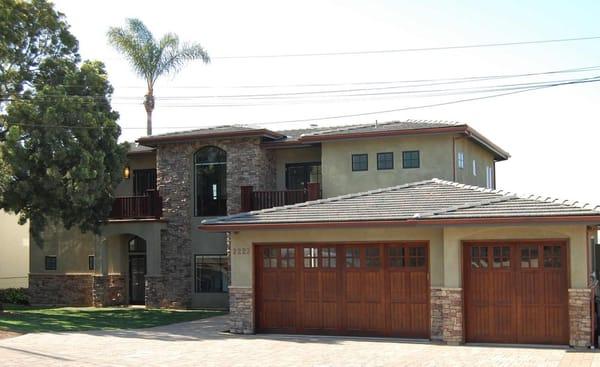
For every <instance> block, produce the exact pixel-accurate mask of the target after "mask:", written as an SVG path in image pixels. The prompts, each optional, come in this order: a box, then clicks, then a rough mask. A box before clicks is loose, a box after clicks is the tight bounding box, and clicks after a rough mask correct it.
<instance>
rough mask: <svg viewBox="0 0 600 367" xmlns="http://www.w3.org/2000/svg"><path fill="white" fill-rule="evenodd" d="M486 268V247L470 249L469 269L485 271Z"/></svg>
mask: <svg viewBox="0 0 600 367" xmlns="http://www.w3.org/2000/svg"><path fill="white" fill-rule="evenodd" d="M487 267H488V248H487V246H473V247H471V268H473V269H486V268H487Z"/></svg>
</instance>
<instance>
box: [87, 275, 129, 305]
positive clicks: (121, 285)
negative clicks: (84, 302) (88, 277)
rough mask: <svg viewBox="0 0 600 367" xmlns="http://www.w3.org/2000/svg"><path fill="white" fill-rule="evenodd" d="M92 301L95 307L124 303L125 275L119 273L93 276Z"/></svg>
mask: <svg viewBox="0 0 600 367" xmlns="http://www.w3.org/2000/svg"><path fill="white" fill-rule="evenodd" d="M92 301H93V304H94V306H95V307H107V306H120V305H124V304H125V302H126V300H125V277H124V276H122V275H119V274H111V275H106V276H102V275H98V276H94V283H93V289H92Z"/></svg>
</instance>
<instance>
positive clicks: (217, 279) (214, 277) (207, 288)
mask: <svg viewBox="0 0 600 367" xmlns="http://www.w3.org/2000/svg"><path fill="white" fill-rule="evenodd" d="M194 264H195V273H194V278H195V287H194V290H195V292H196V293H227V292H228V291H229V280H228V274H227V273H228V271H227V267H228V262H227V256H222V255H195V256H194Z"/></svg>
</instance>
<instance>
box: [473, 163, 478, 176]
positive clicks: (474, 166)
mask: <svg viewBox="0 0 600 367" xmlns="http://www.w3.org/2000/svg"><path fill="white" fill-rule="evenodd" d="M473 176H477V161H476V160H474V159H473Z"/></svg>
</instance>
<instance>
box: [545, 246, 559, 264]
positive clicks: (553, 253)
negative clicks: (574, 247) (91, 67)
mask: <svg viewBox="0 0 600 367" xmlns="http://www.w3.org/2000/svg"><path fill="white" fill-rule="evenodd" d="M561 266H562V254H561V247H560V246H544V268H560V267H561Z"/></svg>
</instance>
